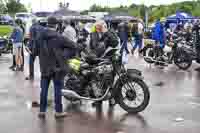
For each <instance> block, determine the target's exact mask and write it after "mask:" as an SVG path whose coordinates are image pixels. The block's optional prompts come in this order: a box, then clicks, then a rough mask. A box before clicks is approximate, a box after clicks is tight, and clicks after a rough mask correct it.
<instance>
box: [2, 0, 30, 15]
mask: <svg viewBox="0 0 200 133" xmlns="http://www.w3.org/2000/svg"><path fill="white" fill-rule="evenodd" d="M26 11H27V9H26V7H25V6H24V4H22V3H21V2H20V0H0V14H7V13H8V14H11V15H14V14H15V13H17V12H26Z"/></svg>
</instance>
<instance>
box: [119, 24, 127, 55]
mask: <svg viewBox="0 0 200 133" xmlns="http://www.w3.org/2000/svg"><path fill="white" fill-rule="evenodd" d="M118 33H119V38H120V44H121V53H122V52H123V51H124V50H125V51H126V53H127V54H129V50H128V35H129V28H128V23H127V22H123V23H120V24H119V25H118Z"/></svg>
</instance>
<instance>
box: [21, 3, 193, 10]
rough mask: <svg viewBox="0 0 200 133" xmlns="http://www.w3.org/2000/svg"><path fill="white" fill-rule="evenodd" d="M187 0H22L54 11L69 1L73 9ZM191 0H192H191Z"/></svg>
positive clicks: (32, 5)
mask: <svg viewBox="0 0 200 133" xmlns="http://www.w3.org/2000/svg"><path fill="white" fill-rule="evenodd" d="M180 1H186V0H21V2H22V3H24V4H25V5H31V7H32V9H33V11H54V10H56V9H57V8H58V3H59V2H69V3H70V9H72V10H85V9H88V8H89V7H90V6H91V5H93V4H98V5H102V6H110V7H116V6H120V5H130V4H132V3H136V4H141V3H145V4H146V5H160V4H170V3H174V2H180ZM190 1H191V0H190Z"/></svg>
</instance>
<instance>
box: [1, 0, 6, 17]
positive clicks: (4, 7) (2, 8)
mask: <svg viewBox="0 0 200 133" xmlns="http://www.w3.org/2000/svg"><path fill="white" fill-rule="evenodd" d="M6 10H7V9H6V5H5V4H4V3H3V1H2V0H0V14H4V13H6Z"/></svg>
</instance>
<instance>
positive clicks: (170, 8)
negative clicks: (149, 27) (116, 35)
mask: <svg viewBox="0 0 200 133" xmlns="http://www.w3.org/2000/svg"><path fill="white" fill-rule="evenodd" d="M199 9H200V0H197V1H185V2H179V3H173V4H170V5H160V6H154V5H153V6H150V7H146V6H145V5H137V4H132V5H130V6H120V7H116V8H110V7H102V6H99V5H92V6H91V7H90V9H89V10H86V11H83V12H82V13H83V14H86V13H87V12H110V13H112V12H115V13H116V12H126V13H128V14H129V15H131V16H135V17H139V18H142V19H144V16H145V10H148V13H149V21H150V22H153V21H155V20H156V19H159V18H162V17H167V16H169V15H172V14H175V13H176V11H183V12H187V13H190V14H191V15H193V16H200V12H199Z"/></svg>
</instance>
